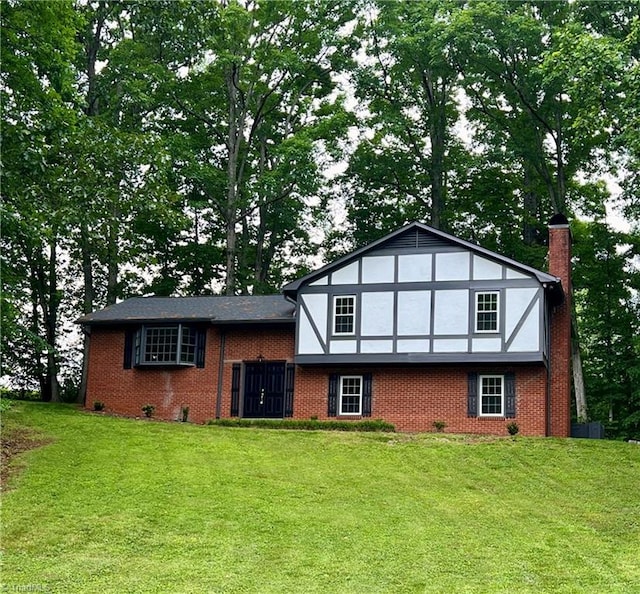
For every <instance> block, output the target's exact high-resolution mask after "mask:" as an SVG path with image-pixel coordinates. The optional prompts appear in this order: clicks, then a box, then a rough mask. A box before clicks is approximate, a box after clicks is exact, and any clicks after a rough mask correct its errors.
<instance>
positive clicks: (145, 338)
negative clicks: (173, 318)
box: [135, 324, 196, 365]
mask: <svg viewBox="0 0 640 594" xmlns="http://www.w3.org/2000/svg"><path fill="white" fill-rule="evenodd" d="M135 351H136V364H137V365H195V363H196V332H195V330H194V329H193V328H191V327H190V326H185V325H184V324H173V325H166V326H144V327H143V328H142V330H141V332H140V334H139V338H137V340H136V349H135Z"/></svg>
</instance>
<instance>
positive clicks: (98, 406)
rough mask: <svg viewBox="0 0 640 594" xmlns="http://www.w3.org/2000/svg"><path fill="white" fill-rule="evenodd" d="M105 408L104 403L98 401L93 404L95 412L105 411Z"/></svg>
mask: <svg viewBox="0 0 640 594" xmlns="http://www.w3.org/2000/svg"><path fill="white" fill-rule="evenodd" d="M104 406H105V405H104V402H100V401H99V400H96V401H95V402H94V403H93V410H96V411H100V410H104Z"/></svg>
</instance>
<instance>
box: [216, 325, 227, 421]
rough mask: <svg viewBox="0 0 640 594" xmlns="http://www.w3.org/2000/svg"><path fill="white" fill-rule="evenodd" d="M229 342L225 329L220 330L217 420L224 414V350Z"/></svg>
mask: <svg viewBox="0 0 640 594" xmlns="http://www.w3.org/2000/svg"><path fill="white" fill-rule="evenodd" d="M226 342H227V335H226V333H225V331H224V329H222V328H221V329H220V360H219V361H218V394H217V397H216V419H219V418H220V414H221V412H222V379H223V374H224V350H225V345H226Z"/></svg>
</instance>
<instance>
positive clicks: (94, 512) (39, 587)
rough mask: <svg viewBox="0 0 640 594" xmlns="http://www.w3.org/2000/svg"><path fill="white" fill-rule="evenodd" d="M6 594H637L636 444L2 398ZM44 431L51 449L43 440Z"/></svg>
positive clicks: (639, 473)
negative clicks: (22, 443) (385, 429)
mask: <svg viewBox="0 0 640 594" xmlns="http://www.w3.org/2000/svg"><path fill="white" fill-rule="evenodd" d="M3 423H4V424H5V431H8V430H12V428H16V427H26V428H29V430H30V431H32V432H34V435H37V436H38V440H40V441H41V442H43V443H42V444H39V445H40V447H38V448H36V449H31V450H29V451H26V452H22V453H20V454H19V455H18V456H17V457H16V458H14V459H13V461H12V462H11V466H12V467H13V465H14V464H15V463H16V461H17V462H18V463H19V466H20V467H21V468H20V469H19V471H18V472H15V473H13V474H12V475H11V476H10V478H9V490H8V491H6V492H5V493H3V495H2V499H3V502H2V503H3V510H2V515H3V517H2V523H3V535H2V545H3V549H4V568H3V573H2V583H3V587H4V588H5V589H7V590H8V591H19V590H20V591H27V590H26V589H25V588H27V587H30V588H31V590H28V591H42V592H61V593H74V592H99V593H102V594H107V593H119V594H120V593H124V592H126V593H137V592H158V593H182V592H184V593H187V592H193V593H204V592H278V593H285V592H300V593H312V592H323V593H328V592H354V593H360V592H362V593H365V592H366V593H369V592H390V593H400V592H468V593H474V592H479V593H480V592H482V593H486V592H532V593H533V592H536V593H538V592H576V593H578V592H580V593H584V592H594V593H596V592H597V593H601V592H630V593H631V592H637V588H638V584H639V583H640V447H638V446H635V445H630V444H625V443H614V442H596V441H587V440H549V439H525V438H522V439H521V438H518V439H517V440H515V441H514V440H511V439H509V438H499V439H498V438H494V439H490V438H483V439H474V438H465V437H460V436H447V435H441V434H430V435H420V436H409V435H398V434H368V433H367V434H365V433H356V434H351V433H332V432H302V431H274V430H261V429H237V428H225V427H206V426H193V425H189V424H178V423H161V422H150V421H136V420H128V419H119V418H113V417H108V416H102V415H98V414H90V413H85V412H81V411H78V410H77V409H75V408H73V407H71V406H64V405H46V404H38V403H17V404H16V405H15V406H14V407H12V409H11V410H10V411H9V412H7V413H5V415H4V421H3ZM46 440H48V443H44V441H46Z"/></svg>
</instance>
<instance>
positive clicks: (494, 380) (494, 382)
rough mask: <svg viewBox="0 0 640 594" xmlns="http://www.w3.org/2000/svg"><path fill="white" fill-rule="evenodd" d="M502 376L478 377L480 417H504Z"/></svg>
mask: <svg viewBox="0 0 640 594" xmlns="http://www.w3.org/2000/svg"><path fill="white" fill-rule="evenodd" d="M503 379H504V378H503V376H501V375H481V376H480V416H482V417H501V416H503V415H504V412H503V411H504V389H503V384H504V381H503Z"/></svg>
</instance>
